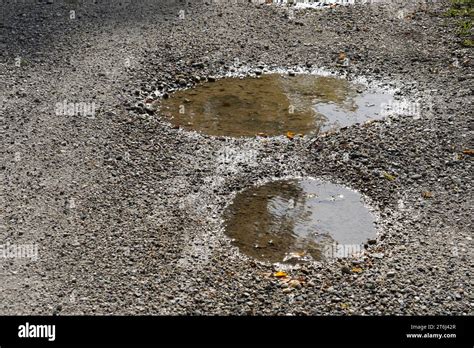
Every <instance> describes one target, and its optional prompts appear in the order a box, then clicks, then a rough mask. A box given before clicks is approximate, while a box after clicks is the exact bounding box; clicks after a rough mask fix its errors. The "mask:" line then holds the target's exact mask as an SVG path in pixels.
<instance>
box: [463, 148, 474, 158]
mask: <svg viewBox="0 0 474 348" xmlns="http://www.w3.org/2000/svg"><path fill="white" fill-rule="evenodd" d="M462 153H463V154H465V155H470V156H472V155H474V150H473V149H466V150H463V152H462Z"/></svg>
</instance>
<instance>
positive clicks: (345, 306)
mask: <svg viewBox="0 0 474 348" xmlns="http://www.w3.org/2000/svg"><path fill="white" fill-rule="evenodd" d="M341 308H342V309H347V308H349V305H348V304H347V303H341Z"/></svg>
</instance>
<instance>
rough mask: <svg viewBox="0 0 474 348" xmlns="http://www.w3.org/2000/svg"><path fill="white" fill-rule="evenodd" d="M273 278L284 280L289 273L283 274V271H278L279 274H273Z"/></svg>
mask: <svg viewBox="0 0 474 348" xmlns="http://www.w3.org/2000/svg"><path fill="white" fill-rule="evenodd" d="M273 276H274V277H277V278H283V277H288V273H286V272H283V271H278V272H275V273H273Z"/></svg>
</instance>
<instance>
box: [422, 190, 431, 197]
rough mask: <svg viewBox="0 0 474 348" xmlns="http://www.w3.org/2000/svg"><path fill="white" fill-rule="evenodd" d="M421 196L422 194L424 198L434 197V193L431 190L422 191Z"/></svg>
mask: <svg viewBox="0 0 474 348" xmlns="http://www.w3.org/2000/svg"><path fill="white" fill-rule="evenodd" d="M421 196H422V197H423V198H432V197H433V193H432V192H430V191H423V192H422V193H421Z"/></svg>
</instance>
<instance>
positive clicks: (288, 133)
mask: <svg viewBox="0 0 474 348" xmlns="http://www.w3.org/2000/svg"><path fill="white" fill-rule="evenodd" d="M286 137H287V138H288V139H290V140H292V139H293V138H294V137H295V133H293V132H286Z"/></svg>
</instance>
